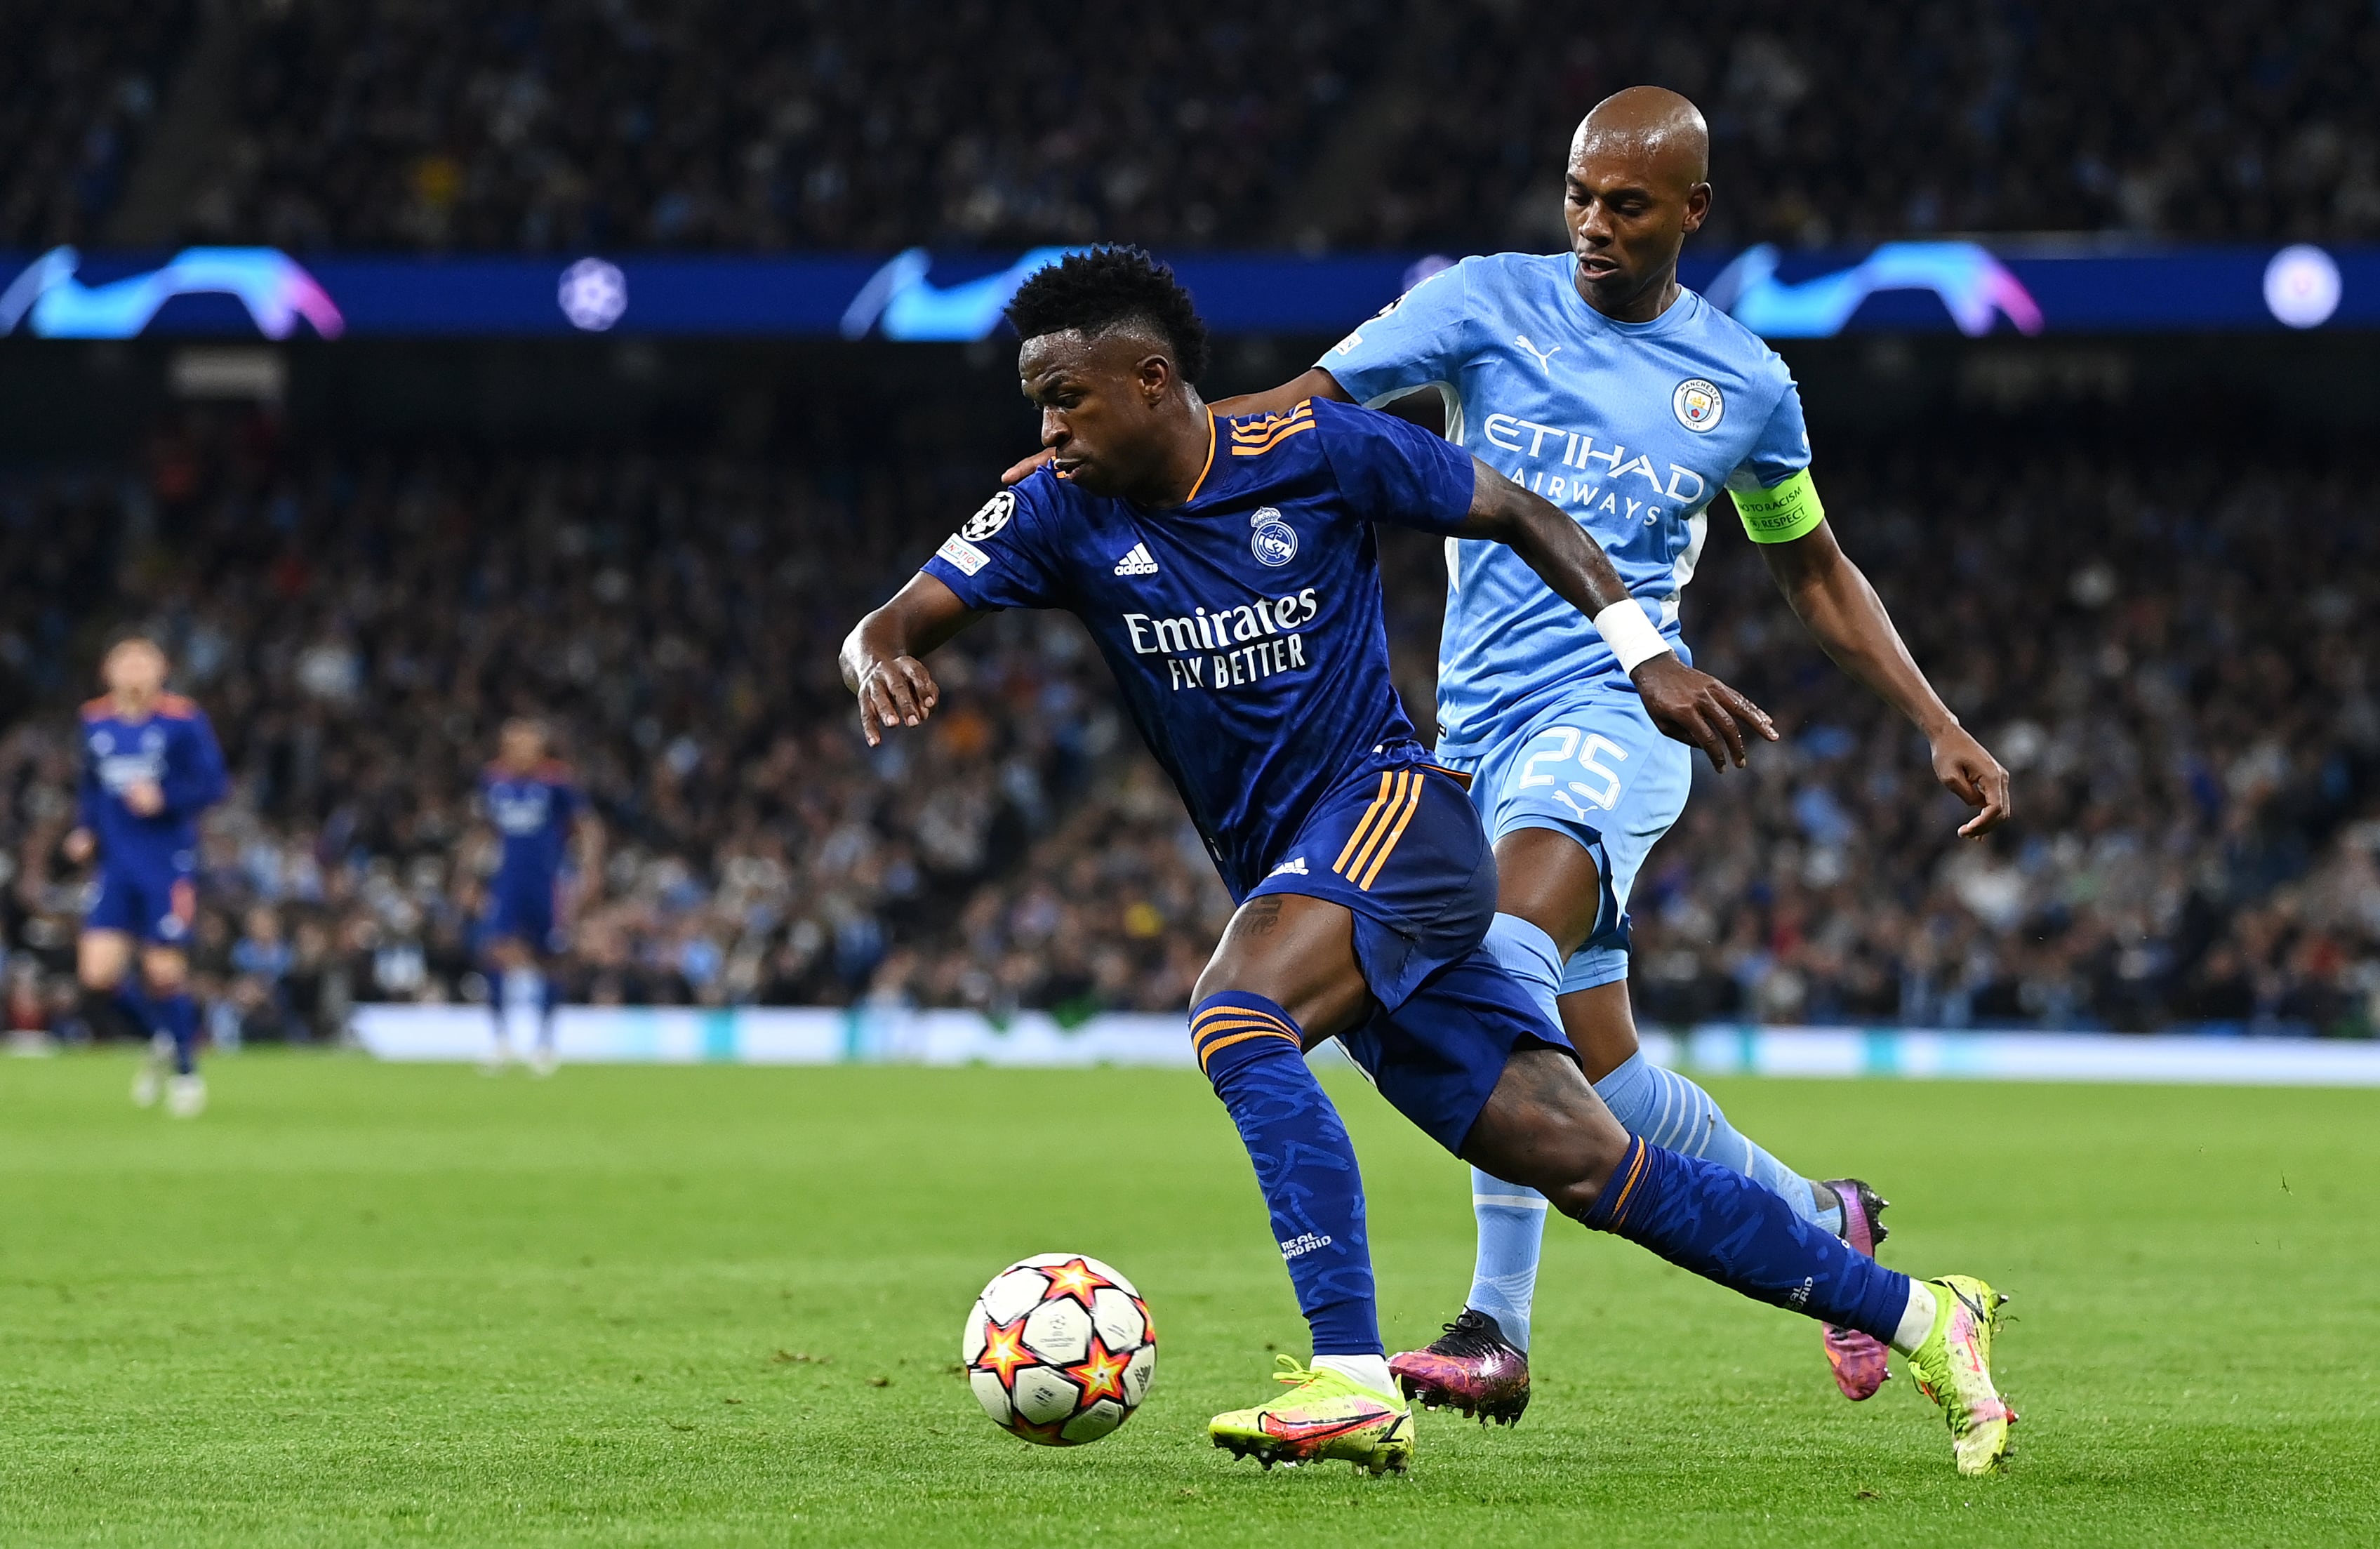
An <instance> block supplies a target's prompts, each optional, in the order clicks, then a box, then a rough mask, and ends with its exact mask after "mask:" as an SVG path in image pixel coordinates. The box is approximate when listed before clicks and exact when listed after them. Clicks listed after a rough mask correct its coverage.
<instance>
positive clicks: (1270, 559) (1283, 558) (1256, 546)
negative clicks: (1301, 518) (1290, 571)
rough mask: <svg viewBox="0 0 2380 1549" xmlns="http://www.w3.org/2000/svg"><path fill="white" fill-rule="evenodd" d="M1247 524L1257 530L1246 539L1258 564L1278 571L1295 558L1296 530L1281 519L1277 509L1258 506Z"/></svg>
mask: <svg viewBox="0 0 2380 1549" xmlns="http://www.w3.org/2000/svg"><path fill="white" fill-rule="evenodd" d="M1248 522H1249V525H1250V526H1254V527H1255V528H1256V529H1257V530H1256V533H1255V535H1254V536H1253V537H1251V538H1250V539H1248V548H1249V549H1250V550H1252V551H1254V552H1255V554H1256V556H1257V563H1258V564H1262V565H1269V566H1271V567H1272V568H1273V569H1275V570H1279V569H1280V568H1281V566H1282V565H1285V564H1287V563H1289V562H1290V561H1292V560H1293V559H1295V558H1297V529H1296V528H1294V527H1293V526H1290V525H1289V524H1288V523H1287V522H1284V521H1282V520H1281V512H1280V510H1279V508H1277V507H1274V506H1269V505H1260V506H1258V507H1257V511H1256V514H1255V515H1253V516H1251V517H1249V518H1248Z"/></svg>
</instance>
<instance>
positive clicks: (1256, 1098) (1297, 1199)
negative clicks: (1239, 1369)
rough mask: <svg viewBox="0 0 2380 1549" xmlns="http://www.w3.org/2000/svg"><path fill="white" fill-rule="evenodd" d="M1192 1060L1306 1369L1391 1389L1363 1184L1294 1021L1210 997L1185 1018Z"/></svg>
mask: <svg viewBox="0 0 2380 1549" xmlns="http://www.w3.org/2000/svg"><path fill="white" fill-rule="evenodd" d="M1190 1036H1191V1041H1192V1044H1193V1046H1194V1047H1196V1050H1197V1052H1198V1062H1199V1065H1200V1066H1201V1068H1203V1069H1204V1070H1205V1071H1206V1072H1207V1077H1208V1080H1209V1081H1210V1082H1212V1083H1214V1087H1215V1094H1216V1095H1217V1096H1219V1097H1220V1098H1221V1099H1222V1100H1223V1106H1224V1107H1225V1108H1226V1109H1227V1110H1228V1111H1229V1112H1230V1114H1231V1116H1232V1122H1233V1124H1234V1125H1235V1126H1237V1128H1238V1129H1239V1131H1240V1140H1241V1142H1242V1144H1245V1145H1246V1147H1247V1150H1248V1160H1249V1161H1250V1162H1251V1163H1253V1164H1254V1165H1255V1168H1256V1172H1257V1184H1258V1186H1259V1187H1260V1188H1261V1189H1262V1190H1263V1191H1264V1197H1265V1207H1266V1209H1267V1210H1268V1211H1269V1213H1270V1214H1271V1217H1272V1230H1273V1238H1274V1240H1276V1241H1277V1242H1279V1243H1280V1244H1281V1256H1282V1258H1283V1259H1284V1260H1285V1261H1286V1262H1287V1264H1288V1265H1289V1277H1290V1280H1291V1281H1292V1283H1293V1284H1294V1285H1295V1287H1296V1289H1297V1304H1298V1308H1299V1310H1300V1311H1301V1312H1303V1313H1305V1320H1306V1323H1307V1325H1308V1326H1309V1327H1310V1328H1311V1329H1312V1331H1313V1336H1314V1358H1315V1359H1314V1363H1315V1365H1316V1366H1317V1367H1328V1368H1330V1369H1334V1370H1337V1371H1340V1372H1342V1374H1345V1375H1347V1376H1350V1377H1353V1378H1354V1379H1355V1380H1356V1381H1358V1382H1359V1383H1361V1384H1362V1385H1363V1386H1366V1387H1369V1388H1372V1389H1374V1390H1376V1391H1378V1392H1383V1393H1386V1392H1391V1391H1393V1389H1392V1388H1391V1387H1390V1378H1389V1374H1388V1365H1387V1362H1386V1361H1385V1360H1384V1359H1383V1356H1382V1352H1381V1347H1380V1329H1379V1314H1378V1308H1377V1305H1376V1303H1375V1301H1374V1294H1373V1286H1372V1258H1371V1248H1370V1244H1369V1242H1368V1240H1367V1239H1366V1234H1365V1228H1364V1180H1363V1176H1362V1174H1361V1173H1360V1172H1359V1171H1358V1170H1357V1168H1356V1165H1355V1149H1354V1144H1352V1143H1351V1142H1350V1141H1349V1140H1348V1138H1347V1130H1346V1126H1345V1125H1343V1124H1342V1123H1341V1122H1340V1119H1339V1111H1338V1109H1337V1108H1335V1107H1332V1106H1331V1102H1330V1096H1329V1095H1327V1094H1325V1093H1324V1092H1323V1090H1322V1087H1321V1084H1320V1083H1318V1082H1317V1081H1316V1080H1315V1079H1314V1072H1313V1071H1312V1070H1311V1069H1310V1068H1308V1067H1307V1065H1306V1063H1305V1055H1304V1053H1303V1052H1302V1050H1301V1046H1302V1044H1303V1041H1304V1040H1303V1038H1302V1036H1301V1034H1300V1032H1299V1029H1298V1026H1297V1023H1295V1022H1294V1021H1293V1020H1292V1019H1291V1018H1290V1016H1289V1013H1288V1012H1287V1011H1285V1010H1282V1009H1281V1007H1280V1006H1279V1005H1277V1004H1275V1003H1274V1002H1273V1001H1271V1000H1269V999H1267V998H1264V997H1262V996H1258V995H1248V994H1242V993H1226V994H1222V995H1216V996H1210V997H1208V998H1207V999H1205V1000H1203V1001H1201V1002H1200V1003H1199V1004H1198V1005H1197V1006H1196V1008H1195V1009H1194V1010H1192V1012H1191V1017H1190Z"/></svg>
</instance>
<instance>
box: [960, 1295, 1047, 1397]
mask: <svg viewBox="0 0 2380 1549" xmlns="http://www.w3.org/2000/svg"><path fill="white" fill-rule="evenodd" d="M1025 1318H1026V1314H1024V1313H1018V1314H1017V1315H1016V1316H1015V1317H1014V1318H1011V1319H1010V1320H1009V1321H1008V1322H1006V1323H994V1322H993V1321H992V1320H991V1319H990V1317H986V1318H985V1319H984V1320H983V1353H982V1354H981V1355H978V1356H977V1357H976V1358H975V1369H976V1370H977V1371H978V1372H993V1373H997V1374H999V1376H1000V1386H1002V1387H1009V1386H1014V1384H1015V1381H1016V1369H1017V1368H1018V1367H1019V1366H1030V1365H1032V1364H1033V1362H1034V1359H1035V1358H1034V1355H1033V1352H1032V1351H1031V1350H1028V1349H1026V1348H1025Z"/></svg>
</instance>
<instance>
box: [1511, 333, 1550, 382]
mask: <svg viewBox="0 0 2380 1549" xmlns="http://www.w3.org/2000/svg"><path fill="white" fill-rule="evenodd" d="M1512 343H1514V344H1516V345H1520V346H1521V347H1522V348H1523V349H1524V350H1527V351H1528V352H1529V353H1530V354H1531V355H1534V356H1536V357H1537V364H1538V365H1539V366H1540V367H1542V368H1544V369H1545V373H1546V375H1548V376H1552V375H1553V374H1554V357H1555V356H1557V355H1560V353H1561V349H1562V347H1561V346H1560V345H1555V346H1554V347H1553V348H1551V349H1539V348H1538V347H1537V346H1536V345H1533V344H1531V343H1529V336H1528V335H1527V334H1526V333H1515V334H1513V335H1512Z"/></svg>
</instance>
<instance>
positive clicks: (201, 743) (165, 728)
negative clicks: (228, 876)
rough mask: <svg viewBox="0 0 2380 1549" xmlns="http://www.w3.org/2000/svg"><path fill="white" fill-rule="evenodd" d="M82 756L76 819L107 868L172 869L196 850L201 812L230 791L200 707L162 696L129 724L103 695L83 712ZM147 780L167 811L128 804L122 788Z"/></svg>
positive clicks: (219, 753)
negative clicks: (180, 858)
mask: <svg viewBox="0 0 2380 1549" xmlns="http://www.w3.org/2000/svg"><path fill="white" fill-rule="evenodd" d="M82 752H83V758H82V782H81V800H80V804H79V817H80V821H81V824H82V826H83V827H84V828H86V829H90V830H91V833H92V834H93V835H94V836H95V837H96V838H97V839H98V841H99V857H100V861H101V863H102V864H103V865H108V866H111V867H117V868H127V867H128V868H135V869H143V868H151V867H155V866H167V865H174V864H175V862H176V857H177V856H183V857H187V856H188V854H189V853H191V852H193V851H195V850H196V849H197V848H198V843H199V814H200V813H202V812H204V811H205V810H206V809H207V808H209V807H211V806H212V805H215V803H217V802H219V801H221V800H223V798H224V792H225V788H226V781H225V777H224V761H223V749H222V748H220V747H219V746H217V745H216V744H215V733H214V728H213V727H212V726H209V725H208V724H207V718H206V715H205V713H204V712H203V711H201V710H200V708H199V707H198V706H196V705H194V704H192V703H191V702H190V701H189V700H188V699H185V698H183V697H182V696H180V695H178V694H161V695H159V696H157V698H156V701H155V703H154V704H152V706H151V707H150V713H149V714H148V715H146V716H143V717H142V718H141V719H140V720H125V719H124V718H123V717H121V716H119V715H117V714H116V713H115V701H113V700H111V699H109V698H107V697H105V696H102V697H100V698H97V699H93V700H91V701H90V702H89V703H87V704H85V705H84V706H83V708H82ZM141 781H154V782H155V783H156V785H157V788H158V789H159V790H161V791H162V792H164V796H165V805H164V810H162V811H160V812H157V813H155V814H152V815H151V816H149V817H142V816H140V814H139V813H136V812H134V811H133V810H132V809H131V808H130V807H128V806H127V805H124V793H125V791H126V790H127V789H128V788H129V787H131V786H134V785H137V784H140V782H141ZM188 864H189V863H188V860H187V859H185V860H184V861H183V862H182V863H181V865H182V869H186V870H187V869H188Z"/></svg>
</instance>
